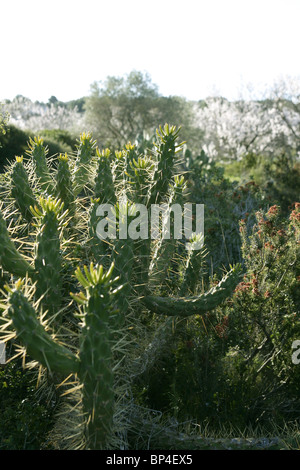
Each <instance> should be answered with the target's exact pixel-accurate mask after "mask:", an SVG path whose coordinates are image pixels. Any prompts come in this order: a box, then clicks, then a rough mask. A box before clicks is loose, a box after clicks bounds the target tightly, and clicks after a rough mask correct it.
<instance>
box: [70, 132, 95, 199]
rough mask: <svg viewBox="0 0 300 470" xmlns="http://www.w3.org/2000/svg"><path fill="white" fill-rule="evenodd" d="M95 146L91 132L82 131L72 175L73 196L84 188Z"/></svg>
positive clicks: (88, 176)
mask: <svg viewBox="0 0 300 470" xmlns="http://www.w3.org/2000/svg"><path fill="white" fill-rule="evenodd" d="M95 146H96V141H95V140H93V138H92V134H90V133H85V132H84V133H83V134H81V135H80V140H79V144H78V147H77V157H76V161H75V169H74V175H73V177H74V180H73V183H74V194H75V196H78V194H79V193H80V192H81V191H83V190H84V188H85V187H86V184H87V182H88V180H89V178H90V166H91V162H92V157H93V151H94V149H95Z"/></svg>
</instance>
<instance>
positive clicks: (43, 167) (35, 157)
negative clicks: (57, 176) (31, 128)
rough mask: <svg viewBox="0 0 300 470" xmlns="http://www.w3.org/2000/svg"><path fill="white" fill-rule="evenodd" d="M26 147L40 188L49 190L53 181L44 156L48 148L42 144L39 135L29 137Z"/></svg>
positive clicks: (42, 141)
mask: <svg viewBox="0 0 300 470" xmlns="http://www.w3.org/2000/svg"><path fill="white" fill-rule="evenodd" d="M28 147H29V150H28V151H27V154H28V155H29V156H30V157H31V159H32V162H33V164H34V169H35V174H36V176H37V178H38V181H39V184H40V186H41V188H42V189H43V190H44V191H47V190H51V189H52V188H53V181H52V178H51V175H50V172H49V168H48V165H47V160H46V156H47V153H48V149H47V148H46V147H45V146H44V140H43V139H42V138H41V137H35V138H34V139H31V138H30V139H29V145H28Z"/></svg>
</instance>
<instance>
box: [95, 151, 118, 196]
mask: <svg viewBox="0 0 300 470" xmlns="http://www.w3.org/2000/svg"><path fill="white" fill-rule="evenodd" d="M96 155H97V157H98V168H97V174H96V178H95V188H94V194H95V198H99V199H100V201H101V204H105V203H110V204H115V203H116V195H115V190H114V185H113V175H112V168H111V165H112V160H111V153H110V150H109V149H105V150H103V151H102V152H100V150H99V148H97V149H96Z"/></svg>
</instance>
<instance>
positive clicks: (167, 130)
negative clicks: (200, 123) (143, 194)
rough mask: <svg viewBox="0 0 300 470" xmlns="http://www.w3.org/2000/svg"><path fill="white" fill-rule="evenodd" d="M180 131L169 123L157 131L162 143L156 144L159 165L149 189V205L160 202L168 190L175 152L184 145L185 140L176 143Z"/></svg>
mask: <svg viewBox="0 0 300 470" xmlns="http://www.w3.org/2000/svg"><path fill="white" fill-rule="evenodd" d="M179 132H180V128H179V129H178V130H176V126H171V127H169V125H168V124H165V126H164V128H162V127H161V126H160V127H159V130H158V129H157V131H156V133H157V136H158V138H159V140H160V143H158V144H155V146H156V157H157V166H156V169H155V171H154V175H153V182H152V185H151V187H150V191H149V197H148V207H150V206H151V204H160V203H161V202H162V200H163V197H164V196H165V194H166V193H167V191H168V186H169V182H170V180H171V177H172V174H173V169H174V163H175V159H174V156H175V153H178V152H179V151H180V150H182V145H183V144H184V142H182V143H181V144H179V145H177V143H176V139H177V137H178V134H179Z"/></svg>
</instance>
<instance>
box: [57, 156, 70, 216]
mask: <svg viewBox="0 0 300 470" xmlns="http://www.w3.org/2000/svg"><path fill="white" fill-rule="evenodd" d="M54 194H55V197H56V198H57V199H60V200H61V201H62V202H63V203H64V208H65V209H68V211H69V216H73V215H74V213H75V207H74V206H75V201H74V200H75V198H74V192H73V184H72V176H71V171H70V167H69V159H68V155H67V154H66V153H65V155H62V154H60V155H59V157H58V168H57V172H56V175H55V187H54Z"/></svg>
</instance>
